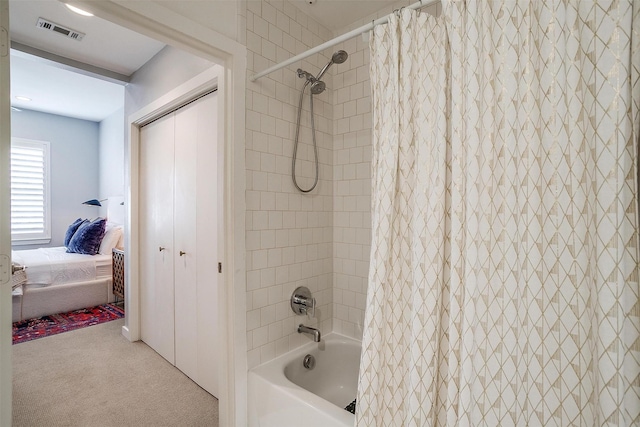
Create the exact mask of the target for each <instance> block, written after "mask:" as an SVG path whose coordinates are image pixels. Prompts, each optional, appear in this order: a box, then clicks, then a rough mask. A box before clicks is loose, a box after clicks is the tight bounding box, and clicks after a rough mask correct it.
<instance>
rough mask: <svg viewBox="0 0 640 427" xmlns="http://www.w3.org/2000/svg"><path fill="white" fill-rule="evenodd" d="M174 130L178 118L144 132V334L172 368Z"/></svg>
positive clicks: (141, 175) (142, 168)
mask: <svg viewBox="0 0 640 427" xmlns="http://www.w3.org/2000/svg"><path fill="white" fill-rule="evenodd" d="M174 129H175V124H174V117H173V116H172V115H169V116H165V117H163V118H161V119H159V120H156V121H155V122H153V123H151V124H149V125H146V126H144V127H143V128H142V129H141V130H140V231H139V232H140V285H141V286H140V308H141V310H140V314H141V319H140V320H141V322H140V334H141V337H142V340H143V341H144V342H146V343H147V344H148V345H149V346H150V347H151V348H153V349H154V350H155V351H157V352H158V353H159V354H160V355H161V356H162V357H164V358H165V359H167V360H168V361H169V362H171V363H175V352H174V332H175V328H174V317H175V304H174V288H173V276H174V256H175V245H174V242H173V205H174V200H173V194H174V175H175V173H174V162H173V158H174ZM160 248H162V250H160Z"/></svg>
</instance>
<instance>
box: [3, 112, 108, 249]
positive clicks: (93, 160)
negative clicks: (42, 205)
mask: <svg viewBox="0 0 640 427" xmlns="http://www.w3.org/2000/svg"><path fill="white" fill-rule="evenodd" d="M11 135H12V136H13V137H18V138H26V139H34V140H38V141H49V142H50V144H51V145H50V149H51V211H52V217H51V243H50V244H49V245H37V247H47V246H62V245H63V241H64V233H65V232H66V231H67V227H68V226H69V224H70V223H71V222H73V221H74V220H75V219H76V218H78V217H83V218H86V217H91V218H93V217H96V216H98V208H95V207H89V206H86V205H83V204H82V202H84V201H85V200H88V199H93V198H96V197H98V194H99V176H98V173H99V160H98V157H99V142H98V141H99V124H98V123H96V122H91V121H87V120H79V119H73V118H70V117H64V116H58V115H55V114H48V113H41V112H38V111H31V110H22V111H20V112H15V111H14V112H12V114H11ZM32 247H33V246H28V245H24V246H23V245H21V246H16V247H14V249H31V248H32Z"/></svg>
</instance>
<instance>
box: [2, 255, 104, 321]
mask: <svg viewBox="0 0 640 427" xmlns="http://www.w3.org/2000/svg"><path fill="white" fill-rule="evenodd" d="M66 251H67V248H66V247H64V246H61V247H53V248H38V249H30V250H24V251H12V261H13V262H14V263H16V264H18V265H20V266H24V267H25V270H24V272H25V273H26V278H25V279H26V280H24V281H23V283H21V284H20V285H19V286H16V288H15V289H14V290H13V321H14V322H17V321H19V320H24V319H31V318H33V317H41V316H47V315H50V314H56V313H63V312H66V311H71V310H77V309H80V308H85V307H93V306H96V305H100V304H106V303H108V302H113V301H114V295H113V293H112V280H113V279H112V267H111V264H112V263H111V258H112V257H111V255H104V254H96V255H85V254H77V253H67V252H66Z"/></svg>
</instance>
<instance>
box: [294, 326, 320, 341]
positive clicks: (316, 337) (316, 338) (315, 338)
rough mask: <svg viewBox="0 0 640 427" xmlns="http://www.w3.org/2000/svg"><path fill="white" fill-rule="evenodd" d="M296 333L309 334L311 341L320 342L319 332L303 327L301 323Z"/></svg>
mask: <svg viewBox="0 0 640 427" xmlns="http://www.w3.org/2000/svg"><path fill="white" fill-rule="evenodd" d="M298 333H299V334H302V333H305V334H311V335H313V341H314V342H320V331H319V330H317V329H316V328H310V327H308V326H304V325H303V324H302V323H301V324H300V326H298Z"/></svg>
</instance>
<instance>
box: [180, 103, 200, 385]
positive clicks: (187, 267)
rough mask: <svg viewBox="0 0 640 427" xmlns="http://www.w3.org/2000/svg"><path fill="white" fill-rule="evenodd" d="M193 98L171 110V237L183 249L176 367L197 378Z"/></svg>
mask: <svg viewBox="0 0 640 427" xmlns="http://www.w3.org/2000/svg"><path fill="white" fill-rule="evenodd" d="M200 102H201V100H198V101H195V102H193V103H191V104H189V105H187V106H185V107H183V108H181V109H180V110H178V111H177V112H176V113H175V118H176V133H175V135H176V141H175V144H176V200H175V224H174V236H175V241H176V249H178V250H181V251H183V252H185V254H184V255H183V256H179V257H177V258H176V271H175V288H176V313H177V316H176V366H177V367H178V369H180V370H181V371H182V372H184V373H185V374H186V375H187V376H189V377H190V378H191V379H193V380H194V381H196V382H197V381H198V367H197V364H196V360H197V346H196V342H197V336H198V324H197V313H196V306H197V298H198V294H197V291H196V287H197V283H196V281H197V276H196V266H197V264H198V252H197V250H196V246H195V241H196V209H197V206H198V205H199V204H201V203H206V201H205V200H201V199H200V197H198V196H197V188H196V159H197V157H198V152H197V148H198V144H197V141H196V136H197V126H198V123H197V109H198V106H199V105H200Z"/></svg>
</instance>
